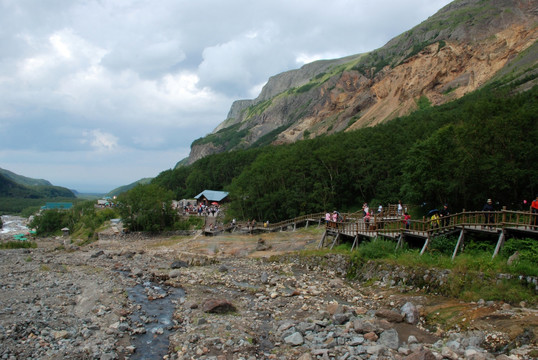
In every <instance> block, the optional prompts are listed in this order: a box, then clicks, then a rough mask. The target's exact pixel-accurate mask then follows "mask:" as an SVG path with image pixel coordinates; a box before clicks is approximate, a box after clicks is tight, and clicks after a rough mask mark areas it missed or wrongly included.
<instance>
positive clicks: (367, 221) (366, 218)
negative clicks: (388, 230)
mask: <svg viewBox="0 0 538 360" xmlns="http://www.w3.org/2000/svg"><path fill="white" fill-rule="evenodd" d="M363 220H364V227H365V228H366V230H370V214H369V213H366V215H364V218H363Z"/></svg>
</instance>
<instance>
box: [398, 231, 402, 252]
mask: <svg viewBox="0 0 538 360" xmlns="http://www.w3.org/2000/svg"><path fill="white" fill-rule="evenodd" d="M402 242H403V233H401V234H400V236H399V237H398V243H397V244H396V250H398V247H400V246H401V247H402V248H403V244H402Z"/></svg>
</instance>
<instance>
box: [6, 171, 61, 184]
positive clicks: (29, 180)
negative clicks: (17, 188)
mask: <svg viewBox="0 0 538 360" xmlns="http://www.w3.org/2000/svg"><path fill="white" fill-rule="evenodd" d="M0 174H2V175H4V176H5V177H6V178H8V179H11V180H13V181H14V182H16V183H17V184H21V185H25V186H39V185H44V186H52V184H51V183H50V182H49V181H47V180H43V179H32V178H29V177H26V176H22V175H17V174H15V173H14V172H11V171H9V170H6V169H2V168H0Z"/></svg>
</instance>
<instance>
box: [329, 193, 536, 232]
mask: <svg viewBox="0 0 538 360" xmlns="http://www.w3.org/2000/svg"><path fill="white" fill-rule="evenodd" d="M524 204H525V205H527V202H526V201H524ZM527 206H528V205H527ZM392 209H393V211H394V207H392ZM495 211H496V209H495V207H494V206H493V201H492V199H487V201H486V203H485V205H484V206H483V207H482V212H484V215H483V218H484V225H482V228H483V229H493V228H494V226H495V225H494V224H495ZM530 211H531V225H532V226H533V229H534V230H538V195H537V196H536V199H535V200H533V201H532V203H531V206H530ZM393 215H396V216H398V217H399V218H401V219H402V222H403V224H404V226H405V228H406V229H409V228H410V226H411V215H409V213H408V211H407V206H406V205H404V204H402V202H401V201H399V202H398V204H397V205H396V214H394V213H390V214H389V213H388V212H385V211H384V208H383V205H382V204H379V206H378V207H377V213H376V214H375V215H374V211H373V210H371V209H370V206H369V205H368V203H366V202H365V203H363V205H362V220H363V223H364V225H365V228H366V229H370V225H371V223H372V221H373V219H376V218H382V217H383V216H393ZM451 215H452V213H451V211H450V208H449V206H448V204H444V205H443V207H442V208H441V210H438V209H432V210H430V211H429V212H428V214H427V215H426V219H427V220H428V221H429V224H430V227H431V228H432V229H442V228H446V227H447V226H449V225H450V223H451ZM343 220H344V219H343V217H342V216H341V215H340V213H339V212H338V211H336V210H335V211H333V212H332V213H329V212H327V213H326V214H325V221H326V223H327V224H329V223H330V222H333V223H337V222H341V221H343ZM373 225H375V224H373Z"/></svg>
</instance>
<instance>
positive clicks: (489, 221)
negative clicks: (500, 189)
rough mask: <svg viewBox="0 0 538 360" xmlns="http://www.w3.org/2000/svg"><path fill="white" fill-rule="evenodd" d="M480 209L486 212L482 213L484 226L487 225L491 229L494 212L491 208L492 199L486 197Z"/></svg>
mask: <svg viewBox="0 0 538 360" xmlns="http://www.w3.org/2000/svg"><path fill="white" fill-rule="evenodd" d="M482 211H485V212H487V214H484V220H485V224H486V226H485V227H486V228H487V227H488V225H489V228H490V229H493V223H494V222H495V214H493V211H495V209H494V208H493V201H491V199H488V201H487V202H486V204H485V205H484V207H483V208H482ZM482 228H484V226H482Z"/></svg>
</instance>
